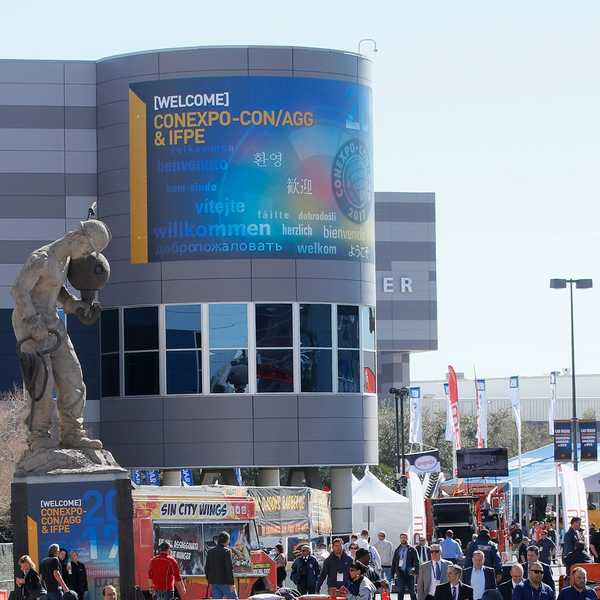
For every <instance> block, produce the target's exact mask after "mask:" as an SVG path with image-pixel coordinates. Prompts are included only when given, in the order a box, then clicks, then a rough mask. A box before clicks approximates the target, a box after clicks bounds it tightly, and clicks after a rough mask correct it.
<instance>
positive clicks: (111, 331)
mask: <svg viewBox="0 0 600 600" xmlns="http://www.w3.org/2000/svg"><path fill="white" fill-rule="evenodd" d="M100 344H101V349H102V354H106V353H108V352H118V351H119V309H118V308H111V309H109V310H103V311H102V318H101V320H100Z"/></svg>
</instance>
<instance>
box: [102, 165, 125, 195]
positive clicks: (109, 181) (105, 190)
mask: <svg viewBox="0 0 600 600" xmlns="http://www.w3.org/2000/svg"><path fill="white" fill-rule="evenodd" d="M98 187H99V189H98V192H99V194H100V195H101V196H103V195H104V194H114V193H115V192H128V191H129V169H118V170H114V171H109V172H108V173H102V177H101V179H100V181H99V183H98Z"/></svg>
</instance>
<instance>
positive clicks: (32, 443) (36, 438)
mask: <svg viewBox="0 0 600 600" xmlns="http://www.w3.org/2000/svg"><path fill="white" fill-rule="evenodd" d="M28 443H29V449H30V450H31V451H32V452H35V451H36V450H51V449H52V448H58V442H57V441H56V440H54V439H52V438H51V437H50V435H48V434H47V435H43V434H39V433H32V434H31V436H30V437H29V442H28Z"/></svg>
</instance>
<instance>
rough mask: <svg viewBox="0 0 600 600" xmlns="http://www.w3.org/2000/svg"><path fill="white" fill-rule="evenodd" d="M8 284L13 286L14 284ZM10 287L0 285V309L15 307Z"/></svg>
mask: <svg viewBox="0 0 600 600" xmlns="http://www.w3.org/2000/svg"><path fill="white" fill-rule="evenodd" d="M7 283H9V284H10V285H12V282H7ZM10 285H0V309H3V308H13V307H14V302H13V299H12V296H11V295H10Z"/></svg>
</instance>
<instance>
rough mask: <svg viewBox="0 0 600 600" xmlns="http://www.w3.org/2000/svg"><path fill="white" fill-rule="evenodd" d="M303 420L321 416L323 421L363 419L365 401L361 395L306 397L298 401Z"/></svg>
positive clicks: (299, 412)
mask: <svg viewBox="0 0 600 600" xmlns="http://www.w3.org/2000/svg"><path fill="white" fill-rule="evenodd" d="M298 409H299V410H298V414H299V417H300V418H301V419H311V418H314V417H315V415H319V416H320V417H322V418H323V419H332V418H338V417H339V416H340V415H344V416H345V417H353V418H362V414H363V400H362V396H361V395H360V394H331V395H322V396H321V395H315V396H313V395H306V396H302V397H300V398H299V399H298Z"/></svg>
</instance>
